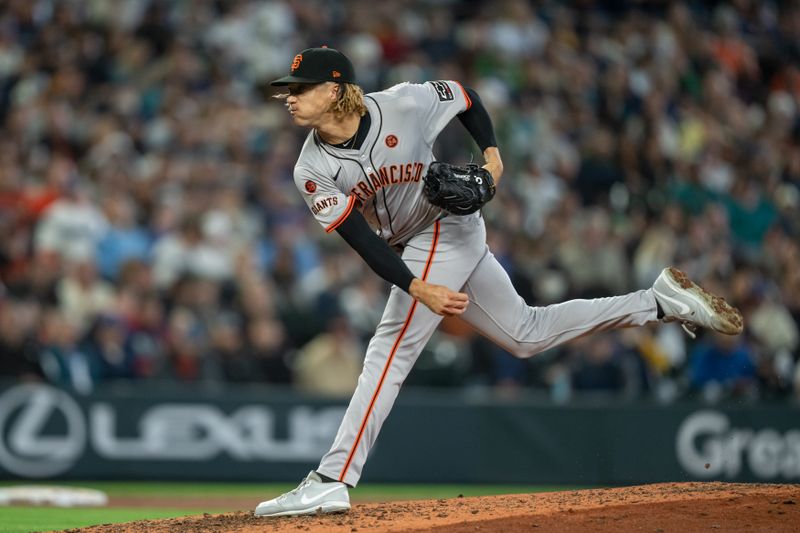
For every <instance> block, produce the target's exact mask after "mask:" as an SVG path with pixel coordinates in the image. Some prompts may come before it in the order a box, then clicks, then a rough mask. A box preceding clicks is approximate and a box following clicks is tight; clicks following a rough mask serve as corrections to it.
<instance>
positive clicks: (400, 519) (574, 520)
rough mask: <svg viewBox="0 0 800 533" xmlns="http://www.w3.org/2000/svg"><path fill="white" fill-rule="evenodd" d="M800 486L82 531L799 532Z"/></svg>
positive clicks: (580, 496) (368, 508)
mask: <svg viewBox="0 0 800 533" xmlns="http://www.w3.org/2000/svg"><path fill="white" fill-rule="evenodd" d="M798 524H800V485H763V484H758V485H756V484H752V485H751V484H731V483H661V484H654V485H642V486H637V487H622V488H613V489H592V490H578V491H569V492H549V493H540V494H514V495H503V496H484V497H477V498H462V497H458V498H452V499H446V500H424V501H403V502H384V503H366V504H355V505H353V508H352V510H351V511H350V512H349V513H347V514H340V515H320V516H307V517H294V518H256V517H254V516H253V515H252V511H251V510H247V511H241V512H234V513H225V514H220V515H210V514H202V515H197V516H187V517H184V518H174V519H168V520H143V521H138V522H130V523H127V524H116V525H103V526H94V527H90V528H85V529H81V530H71V531H85V532H92V533H101V532H102V533H110V532H114V533H123V532H124V533H134V532H135V533H139V532H144V531H147V532H162V533H167V532H169V533H175V532H192V533H194V532H197V533H200V532H203V533H205V532H218V533H222V532H248V533H249V532H256V531H258V532H271V533H282V532H292V533H297V532H298V531H300V532H305V531H308V532H319V533H323V532H325V533H330V532H335V533H338V532H342V533H351V532H369V531H375V532H377V531H398V532H399V531H404V532H414V531H435V532H441V533H444V532H448V533H449V532H467V531H469V532H471V533H472V532H475V531H503V532H516V531H527V532H530V531H558V532H563V531H586V530H590V531H600V532H605V531H607V532H614V533H618V532H619V531H651V532H672V531H675V532H684V531H701V530H705V531H708V530H711V531H713V530H719V531H726V532H730V531H770V533H776V532H780V531H787V532H788V531H797V527H798V526H797V525H798Z"/></svg>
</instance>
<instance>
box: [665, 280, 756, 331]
mask: <svg viewBox="0 0 800 533" xmlns="http://www.w3.org/2000/svg"><path fill="white" fill-rule="evenodd" d="M653 294H655V297H656V300H657V301H658V304H659V305H660V306H661V310H662V311H663V312H664V318H663V320H664V321H665V322H673V321H677V322H680V323H681V326H682V327H683V329H684V330H685V331H686V333H688V334H689V335H690V336H691V337H692V338H695V333H694V330H695V329H696V328H697V327H702V328H706V329H712V330H714V331H718V332H720V333H724V334H726V335H738V334H739V333H741V332H742V329H743V328H744V321H743V320H742V314H741V313H740V312H739V310H738V309H736V308H735V307H733V306H732V305H730V304H729V303H728V302H726V301H725V300H724V299H723V298H721V297H719V296H717V295H714V294H711V293H710V292H708V291H706V290H705V289H703V288H702V287H700V286H698V285H696V284H695V283H694V282H692V280H690V279H689V276H687V275H686V274H685V273H683V272H681V271H680V270H678V269H677V268H674V267H669V268H665V269H664V270H663V271H661V275H660V276H658V279H656V281H655V283H653Z"/></svg>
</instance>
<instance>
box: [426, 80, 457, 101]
mask: <svg viewBox="0 0 800 533" xmlns="http://www.w3.org/2000/svg"><path fill="white" fill-rule="evenodd" d="M430 84H431V85H433V88H434V89H436V94H438V95H439V101H440V102H447V101H449V100H452V99H453V91H451V90H450V86H449V85H447V83H446V82H444V81H432V82H430Z"/></svg>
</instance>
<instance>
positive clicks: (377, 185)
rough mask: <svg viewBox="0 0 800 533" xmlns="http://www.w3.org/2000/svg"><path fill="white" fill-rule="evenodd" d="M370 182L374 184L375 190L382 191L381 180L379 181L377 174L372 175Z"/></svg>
mask: <svg viewBox="0 0 800 533" xmlns="http://www.w3.org/2000/svg"><path fill="white" fill-rule="evenodd" d="M369 180H370V181H371V182H372V187H373V188H374V189H380V188H381V180H380V179H378V176H376V175H375V174H372V173H370V175H369Z"/></svg>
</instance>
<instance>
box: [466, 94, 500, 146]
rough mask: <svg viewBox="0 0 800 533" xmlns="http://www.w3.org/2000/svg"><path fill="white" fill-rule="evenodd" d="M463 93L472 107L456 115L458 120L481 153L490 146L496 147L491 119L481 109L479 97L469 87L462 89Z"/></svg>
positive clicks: (484, 110)
mask: <svg viewBox="0 0 800 533" xmlns="http://www.w3.org/2000/svg"><path fill="white" fill-rule="evenodd" d="M464 91H466V93H467V94H468V95H469V98H470V100H472V105H471V106H470V108H469V109H467V110H466V111H464V112H463V113H459V114H458V120H460V121H461V123H462V124H463V125H464V127H465V128H466V129H467V131H468V132H469V134H470V135H471V136H472V138H473V139H475V142H476V143H478V146H479V147H480V149H481V152H483V151H484V150H486V149H487V148H489V147H490V146H497V140H496V139H495V136H494V126H492V119H491V118H490V117H489V112H488V111H486V108H485V107H483V102H481V97H480V96H478V93H476V92H475V91H474V90H473V89H471V88H470V87H464Z"/></svg>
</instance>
